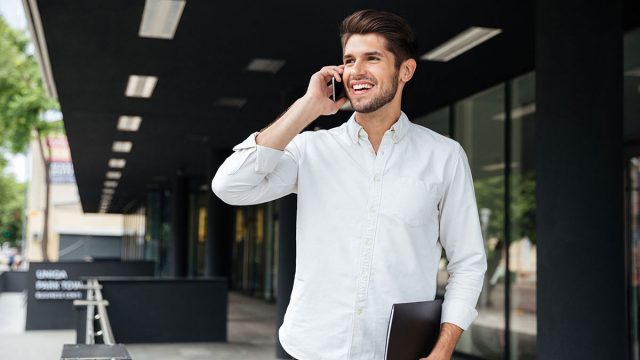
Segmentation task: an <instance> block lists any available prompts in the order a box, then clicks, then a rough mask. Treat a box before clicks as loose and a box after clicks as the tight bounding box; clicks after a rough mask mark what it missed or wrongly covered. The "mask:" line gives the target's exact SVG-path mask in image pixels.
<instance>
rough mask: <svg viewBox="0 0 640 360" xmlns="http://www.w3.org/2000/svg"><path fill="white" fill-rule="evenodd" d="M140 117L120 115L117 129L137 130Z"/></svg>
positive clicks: (140, 120)
mask: <svg viewBox="0 0 640 360" xmlns="http://www.w3.org/2000/svg"><path fill="white" fill-rule="evenodd" d="M141 122H142V118H141V117H140V116H127V115H122V116H120V118H119V119H118V130H120V131H138V129H139V128H140V123H141Z"/></svg>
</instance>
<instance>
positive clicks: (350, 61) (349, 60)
mask: <svg viewBox="0 0 640 360" xmlns="http://www.w3.org/2000/svg"><path fill="white" fill-rule="evenodd" d="M344 63H345V64H352V63H353V59H345V60H344Z"/></svg>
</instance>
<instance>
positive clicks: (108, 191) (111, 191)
mask: <svg viewBox="0 0 640 360" xmlns="http://www.w3.org/2000/svg"><path fill="white" fill-rule="evenodd" d="M102 193H103V194H107V195H113V194H115V193H116V190H115V189H114V188H104V189H102Z"/></svg>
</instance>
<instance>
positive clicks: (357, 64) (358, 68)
mask: <svg viewBox="0 0 640 360" xmlns="http://www.w3.org/2000/svg"><path fill="white" fill-rule="evenodd" d="M351 68H352V71H353V75H362V74H364V63H363V62H362V61H360V60H356V61H354V62H353V66H352V67H351Z"/></svg>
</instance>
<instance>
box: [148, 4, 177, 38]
mask: <svg viewBox="0 0 640 360" xmlns="http://www.w3.org/2000/svg"><path fill="white" fill-rule="evenodd" d="M185 5H186V2H185V1H183V0H147V1H145V3H144V11H143V12H142V21H141V22H140V30H139V31H138V35H139V36H140V37H147V38H155V39H173V35H174V34H175V33H176V28H177V27H178V23H179V22H180V17H181V16H182V10H183V9H184V6H185Z"/></svg>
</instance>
